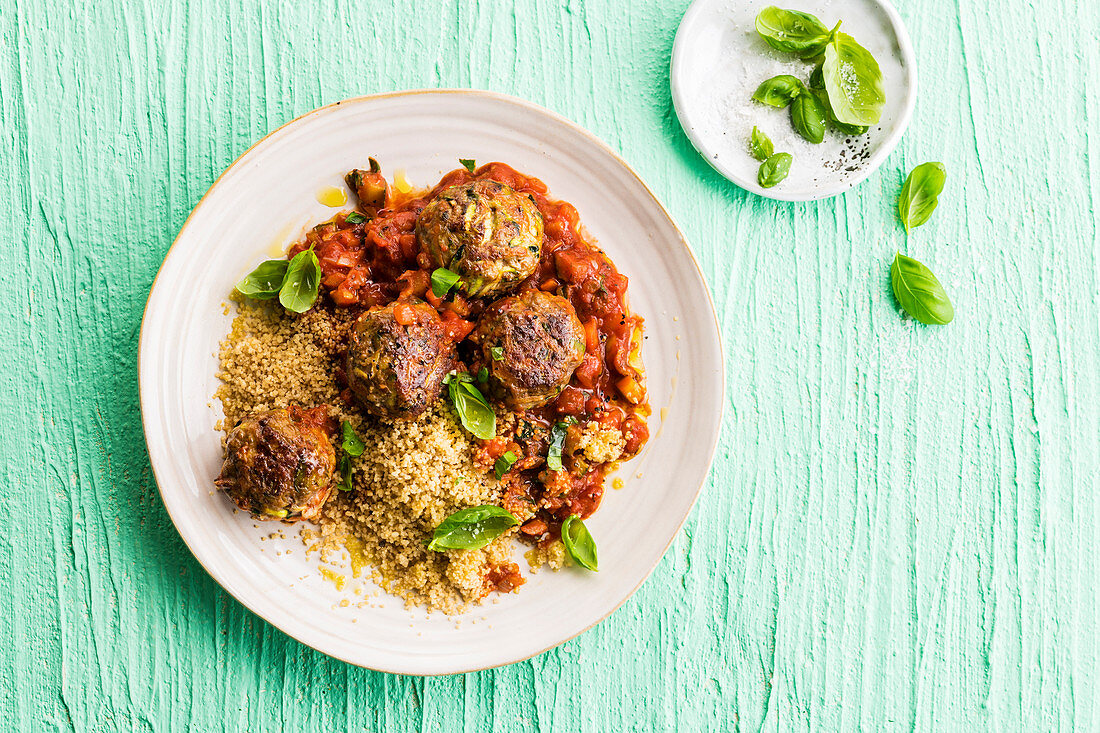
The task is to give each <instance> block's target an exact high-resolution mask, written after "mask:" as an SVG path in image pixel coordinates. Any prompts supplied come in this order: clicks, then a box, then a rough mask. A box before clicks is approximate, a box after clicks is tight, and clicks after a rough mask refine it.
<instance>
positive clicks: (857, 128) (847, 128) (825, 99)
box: [810, 87, 868, 135]
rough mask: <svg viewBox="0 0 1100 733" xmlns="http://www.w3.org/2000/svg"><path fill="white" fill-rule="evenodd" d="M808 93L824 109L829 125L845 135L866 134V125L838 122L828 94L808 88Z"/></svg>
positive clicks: (822, 90) (821, 90)
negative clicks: (811, 94) (815, 98)
mask: <svg viewBox="0 0 1100 733" xmlns="http://www.w3.org/2000/svg"><path fill="white" fill-rule="evenodd" d="M810 91H811V92H812V93H813V95H814V96H815V97H817V101H818V102H820V103H821V106H822V107H823V108H824V109H825V119H827V120H828V121H829V124H830V125H832V126H833V127H835V128H836V129H837V130H839V131H840V132H842V133H844V134H845V135H863V134H864V133H866V132H867V130H868V127H867V125H849V124H846V123H844V122H840V121H838V120H837V118H836V115H834V114H833V108H832V106H831V105H830V104H829V93H828V92H826V91H825V90H824V89H815V88H813V87H810Z"/></svg>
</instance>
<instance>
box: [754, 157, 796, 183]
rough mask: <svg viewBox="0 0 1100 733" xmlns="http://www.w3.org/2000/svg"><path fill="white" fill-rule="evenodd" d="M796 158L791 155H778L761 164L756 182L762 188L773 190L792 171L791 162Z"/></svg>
mask: <svg viewBox="0 0 1100 733" xmlns="http://www.w3.org/2000/svg"><path fill="white" fill-rule="evenodd" d="M792 160H794V158H793V157H792V156H791V154H790V153H776V154H775V155H773V156H771V157H769V158H768V159H767V160H765V161H764V162H763V163H761V164H760V170H759V171H757V173H756V182H757V183H759V184H760V186H761V188H771V187H772V186H774V185H776V184H777V183H779V182H780V181H782V180H783V179H784V178H786V177H787V174H788V173H790V171H791V161H792Z"/></svg>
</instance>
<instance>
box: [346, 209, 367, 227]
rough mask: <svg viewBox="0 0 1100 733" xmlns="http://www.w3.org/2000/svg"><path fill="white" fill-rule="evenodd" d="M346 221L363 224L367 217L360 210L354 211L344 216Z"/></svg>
mask: <svg viewBox="0 0 1100 733" xmlns="http://www.w3.org/2000/svg"><path fill="white" fill-rule="evenodd" d="M344 221H346V222H347V223H348V224H362V223H363V222H365V221H367V217H365V216H363V215H362V214H360V213H359V212H358V211H353V212H351V213H350V214H348V215H347V216H345V217H344Z"/></svg>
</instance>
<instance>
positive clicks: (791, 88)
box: [752, 74, 806, 109]
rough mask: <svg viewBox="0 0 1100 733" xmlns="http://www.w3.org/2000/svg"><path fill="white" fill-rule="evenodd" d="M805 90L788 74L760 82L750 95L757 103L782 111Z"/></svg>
mask: <svg viewBox="0 0 1100 733" xmlns="http://www.w3.org/2000/svg"><path fill="white" fill-rule="evenodd" d="M805 88H806V87H805V86H804V85H803V84H802V82H801V81H799V80H798V78H797V77H794V76H791V75H790V74H780V75H779V76H773V77H772V78H771V79H767V80H766V81H764V82H762V83H761V84H760V86H758V87H757V88H756V91H755V92H753V93H752V98H753V99H755V100H756V101H757V102H763V103H764V104H767V105H771V106H772V107H779V108H780V109H782V108H783V107H786V106H787V105H788V104H790V103H791V100H793V99H794V98H795V97H797V96H798V95H799V94H801V93H802V90H804V89H805Z"/></svg>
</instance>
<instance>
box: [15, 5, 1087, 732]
mask: <svg viewBox="0 0 1100 733" xmlns="http://www.w3.org/2000/svg"><path fill="white" fill-rule="evenodd" d="M686 4H687V3H686V2H685V0H671V1H664V2H661V1H659V0H638V1H637V2H633V3H630V4H621V3H616V2H612V0H589V1H587V2H586V1H584V0H570V1H569V2H568V3H555V2H534V1H533V0H516V2H514V3H513V2H509V1H507V0H481V1H480V2H477V3H466V2H461V1H460V0H448V1H446V2H443V1H439V2H434V1H432V0H416V1H415V2H412V1H410V2H396V3H393V4H390V3H355V4H351V3H346V2H342V1H341V2H335V1H333V0H320V1H319V2H290V1H289V0H282V1H275V0H272V1H270V2H263V3H257V2H237V3H232V2H215V1H212V0H194V1H193V2H189V3H188V2H183V1H182V0H180V1H178V2H171V3H168V2H152V1H151V0H145V1H144V2H143V1H142V0H102V1H100V2H91V0H76V2H74V3H72V4H62V5H57V4H49V3H45V2H42V1H41V0H34V1H30V2H29V1H28V0H0V39H2V41H3V51H2V52H0V123H2V124H0V194H2V198H0V200H3V201H4V204H3V205H0V223H2V224H3V225H4V228H5V231H7V232H9V236H8V237H7V240H6V242H5V246H3V247H0V262H2V264H3V267H2V268H0V283H2V286H3V293H4V296H5V297H4V304H5V318H4V319H3V320H2V321H0V354H2V356H3V362H2V363H3V365H4V369H3V373H2V375H0V382H2V385H3V389H2V391H0V394H2V395H3V396H2V397H0V399H2V400H3V412H2V420H3V422H2V426H3V429H4V433H5V437H6V440H4V442H3V453H4V454H3V461H2V468H0V470H2V478H3V485H4V487H5V489H6V492H7V495H8V496H9V507H11V508H12V509H13V511H11V512H9V515H10V519H9V522H7V523H5V525H4V527H3V529H2V530H0V548H2V553H0V586H2V589H3V592H2V595H0V603H2V604H3V605H2V606H0V610H2V613H0V636H2V637H3V638H4V639H8V640H14V643H10V642H9V644H8V645H5V649H4V651H3V653H2V655H0V674H2V679H0V682H2V684H0V719H2V720H4V721H6V723H7V724H8V725H10V726H11V727H13V728H16V729H22V730H55V729H56V730H183V729H192V730H201V731H207V730H231V731H235V730H246V729H247V730H310V729H312V730H321V729H325V730H338V729H340V730H342V729H354V730H423V731H441V730H464V731H480V730H499V731H512V730H538V731H551V730H553V731H558V730H586V731H603V730H639V731H651V730H673V729H681V730H732V729H747V730H754V729H764V730H792V729H793V730H801V729H818V730H859V729H865V730H880V729H881V730H903V729H914V728H915V729H922V730H931V729H938V730H963V729H981V730H986V729H992V730H1013V729H1026V730H1071V729H1078V730H1098V729H1100V702H1098V701H1097V695H1096V689H1097V688H1098V687H1100V670H1098V669H1097V664H1098V659H1100V654H1098V646H1100V640H1098V639H1100V601H1098V594H1097V578H1098V577H1100V505H1098V503H1100V500H1098V498H1097V489H1098V487H1100V479H1098V478H1097V477H1098V476H1100V239H1098V237H1100V235H1098V227H1100V216H1098V213H1097V212H1098V209H1097V201H1098V199H1100V111H1098V110H1100V107H1098V106H1097V104H1096V100H1097V99H1098V98H1100V56H1098V54H1097V52H1096V48H1097V36H1098V34H1100V6H1098V5H1097V4H1096V3H1094V2H1082V1H1079V0H1043V1H1042V2H1038V0H1030V1H1029V0H1008V2H1005V3H999V4H996V6H995V9H994V6H993V5H990V4H989V3H987V2H984V0H955V1H954V2H952V0H903V1H902V2H899V6H900V8H899V9H900V10H901V13H902V15H903V16H904V18H905V20H906V22H907V23H908V25H909V29H910V32H911V34H912V36H913V38H914V40H915V43H916V47H917V57H918V61H919V69H920V77H921V89H920V97H919V102H918V106H917V110H916V114H915V117H914V119H913V124H912V126H911V128H910V130H909V132H908V134H907V135H906V136H905V138H904V140H903V141H902V144H901V147H900V148H899V150H898V151H897V152H895V153H894V154H893V155H892V156H891V158H890V159H889V160H888V161H887V163H886V164H885V165H884V167H883V168H882V170H881V171H880V172H879V173H877V174H876V175H874V176H872V177H871V178H870V179H869V180H868V181H867V182H866V183H864V184H863V185H861V186H859V187H858V188H857V189H855V190H854V191H851V192H849V193H847V194H845V195H844V196H842V197H840V198H837V199H834V200H831V201H825V202H817V203H805V204H781V203H775V202H770V201H766V200H763V199H759V198H756V197H754V196H751V195H748V194H746V193H744V192H742V191H740V190H739V189H737V188H735V187H734V186H733V185H731V184H729V183H727V182H726V181H725V180H724V179H722V178H721V177H719V176H718V175H717V174H716V173H714V172H713V171H711V170H710V169H709V168H708V167H707V165H706V164H705V162H704V161H703V160H702V159H700V158H699V157H698V156H697V155H696V154H695V153H694V151H693V150H692V148H691V146H690V144H689V143H688V142H687V140H686V138H685V137H684V135H683V132H682V131H681V129H680V127H679V125H678V123H677V121H676V118H675V115H674V113H673V110H672V106H671V101H670V97H669V90H668V84H667V69H668V63H669V54H670V50H671V45H672V39H673V34H674V32H675V28H676V25H677V23H678V21H679V18H680V16H681V15H682V14H683V11H684V10H685V8H686ZM1067 35H1068V40H1067ZM434 86H449V87H477V88H487V89H492V90H496V91H502V92H507V93H510V94H515V95H518V96H521V97H525V98H528V99H531V100H532V101H535V102H537V103H540V104H542V105H545V106H547V107H549V108H551V109H553V110H555V111H558V112H560V113H562V114H564V115H566V116H567V117H570V118H571V119H574V120H576V121H577V122H578V123H580V124H581V125H583V126H585V127H586V128H588V129H590V130H592V131H593V132H594V133H595V134H597V135H599V136H600V137H602V138H603V139H604V140H606V141H607V142H608V143H609V144H610V145H611V146H612V147H613V148H615V149H616V150H618V151H620V152H621V153H622V155H623V156H624V157H625V158H626V159H627V160H628V161H629V162H630V163H631V164H632V165H633V166H634V167H635V168H636V169H637V170H638V171H639V173H640V174H641V175H642V177H643V178H645V179H646V180H647V181H648V182H649V183H650V184H651V186H652V187H653V188H654V190H655V191H656V192H657V194H658V196H659V197H660V198H661V199H662V200H663V201H664V202H665V203H666V205H667V206H668V208H669V209H670V211H671V212H672V214H673V215H674V216H675V217H676V218H677V219H678V221H679V222H680V223H681V225H682V227H683V228H684V230H685V232H686V234H687V235H688V238H689V240H690V241H691V242H692V243H693V245H694V247H695V251H696V252H697V254H698V256H699V259H700V262H701V265H702V267H703V269H704V272H705V275H706V277H707V279H708V281H709V282H710V284H711V286H712V288H713V293H714V298H715V305H716V307H717V310H718V313H719V315H720V319H721V326H722V335H723V338H724V343H725V345H726V349H727V355H728V362H727V367H728V382H729V388H728V395H727V398H726V422H725V429H724V432H723V435H722V438H721V442H720V445H719V450H718V456H717V460H716V462H715V466H714V469H713V472H712V475H711V478H710V481H709V484H708V486H707V487H706V489H705V490H704V492H703V494H702V497H701V499H700V501H699V504H698V506H697V508H696V510H695V512H694V513H693V515H692V517H691V519H690V520H689V522H688V523H687V525H686V527H685V529H684V531H683V532H682V533H681V535H680V536H679V537H678V538H677V540H676V541H675V543H674V544H673V546H672V548H671V549H670V550H669V552H668V554H667V555H666V557H665V558H664V560H663V561H662V563H661V564H660V566H659V567H658V569H657V571H656V572H655V573H654V575H653V577H652V578H651V579H650V580H649V581H648V582H647V583H646V584H645V586H644V587H643V588H642V589H641V591H640V592H639V593H638V594H637V595H636V596H635V597H634V598H633V599H632V600H630V601H629V602H628V603H627V604H626V605H625V606H624V607H623V608H622V609H620V610H619V611H618V612H617V613H615V614H614V615H613V616H612V617H611V618H610V619H608V620H607V621H606V622H604V623H603V624H601V625H600V626H598V627H597V628H596V629H595V630H593V631H591V632H589V633H586V634H584V635H582V636H581V637H579V638H578V639H576V640H574V641H571V642H569V643H567V644H565V645H564V646H562V647H560V648H558V649H556V650H553V651H551V652H548V653H546V654H543V655H541V656H539V657H536V658H535V659H532V660H530V661H527V662H523V663H520V664H516V665H513V666H510V667H507V668H502V669H498V670H492V671H487V672H482V673H478V674H471V675H465V676H454V677H447V678H436V679H422V678H402V677H395V676H390V675H384V674H379V673H374V672H369V671H366V670H362V669H358V668H354V667H350V666H348V665H346V664H343V663H341V662H337V661H334V660H332V659H330V658H328V657H325V656H323V655H321V654H319V653H317V652H314V651H312V650H311V649H308V648H306V647H303V646H301V645H300V644H298V643H297V642H295V641H293V640H291V639H288V638H287V637H286V636H284V635H283V634H282V633H281V632H279V631H277V630H275V629H273V628H272V627H270V626H268V625H267V624H266V623H265V622H263V621H261V620H260V619H258V618H257V617H255V616H254V615H252V614H251V613H250V612H248V611H246V610H245V609H244V608H242V607H241V606H240V605H239V604H237V603H236V602H235V601H234V600H232V599H231V598H230V597H228V596H227V595H226V594H225V593H224V592H222V591H221V590H220V589H219V588H218V587H217V586H216V585H215V584H214V582H213V581H212V580H211V579H210V578H209V577H208V576H207V575H206V574H205V573H204V572H203V570H202V569H201V568H200V567H199V566H198V565H197V564H196V563H195V561H194V560H193V559H192V557H191V555H190V554H189V553H188V551H187V550H186V548H185V547H184V545H183V543H182V542H181V541H180V539H179V537H178V535H177V534H176V532H175V530H174V528H173V527H172V525H171V522H170V521H169V519H168V517H167V515H166V513H165V511H164V509H163V507H162V505H161V503H160V500H159V496H158V494H157V490H156V486H155V484H154V481H153V478H152V474H151V472H150V469H149V465H148V459H147V456H146V453H145V447H144V441H143V438H142V433H141V422H140V415H139V409H138V395H137V383H136V357H137V337H138V330H139V325H140V319H141V314H142V309H143V307H144V303H145V298H146V295H147V293H148V291H149V288H150V286H151V284H152V280H153V277H154V275H155V273H156V271H157V268H158V266H159V264H160V262H161V261H162V259H163V257H164V254H165V252H166V251H167V249H168V246H169V244H170V243H171V241H172V239H173V238H174V236H175V233H176V232H177V231H178V229H179V227H180V226H181V225H182V223H183V221H184V219H185V218H186V217H187V215H188V213H189V212H190V210H191V208H192V207H193V206H194V205H195V203H196V202H197V201H198V200H199V198H200V197H201V195H202V194H203V192H204V191H205V190H206V188H207V187H208V186H209V185H210V183H211V182H212V181H213V180H214V178H215V177H216V176H217V175H218V173H219V172H220V171H222V170H223V169H224V168H225V167H226V166H227V165H228V164H229V163H230V162H231V161H232V160H233V159H234V158H235V157H236V156H237V155H239V154H240V153H241V152H243V151H244V150H245V149H246V148H247V147H248V146H249V145H250V144H251V143H252V142H253V141H255V140H256V139H258V138H259V137H261V136H262V135H263V134H265V133H266V132H268V131H269V130H271V129H273V128H275V127H276V126H278V125H280V124H282V123H284V122H286V121H288V120H290V119H292V118H293V117H295V116H297V115H299V114H301V113H304V112H307V111H309V110H310V109H313V108H315V107H317V106H319V105H321V104H325V103H328V102H332V101H335V100H339V99H342V98H345V97H348V96H354V95H359V94H365V93H371V92H377V91H388V90H394V89H401V88H412V87H434ZM925 160H942V161H944V163H945V164H946V166H947V169H948V173H949V177H948V184H947V189H946V190H945V192H944V195H943V197H942V198H941V202H942V203H941V206H940V208H939V210H938V211H937V212H936V214H935V216H934V217H933V219H932V221H931V222H930V223H929V224H928V225H926V226H924V227H922V228H921V229H919V230H916V232H915V233H914V235H913V236H912V237H911V238H910V240H909V242H908V243H906V242H904V241H903V235H902V233H901V228H900V226H899V225H898V224H897V223H896V221H895V218H894V217H895V215H894V208H893V202H894V200H895V197H896V194H897V191H898V188H899V187H900V185H901V182H902V180H903V179H904V175H905V172H906V171H907V170H908V169H909V168H911V167H912V166H913V165H916V164H917V163H920V162H923V161H925ZM273 185H277V182H274V184H273ZM899 247H903V248H906V249H907V251H908V253H909V254H910V255H912V256H915V257H917V258H918V259H921V260H922V261H924V262H926V263H928V264H929V265H930V266H931V267H932V269H933V270H934V271H935V272H936V273H937V274H938V275H939V276H940V278H941V280H942V281H943V282H944V284H945V285H946V287H947V288H948V290H949V292H950V293H951V295H952V298H953V300H954V303H955V306H956V310H957V313H958V315H957V318H956V320H955V322H954V323H952V324H951V325H950V326H948V327H946V328H938V329H936V328H927V327H921V326H919V325H918V324H915V323H914V322H913V321H911V320H908V319H902V318H900V317H899V314H898V312H897V310H896V307H895V304H894V302H893V299H892V296H891V294H890V290H889V280H888V266H889V262H890V259H891V258H892V256H893V253H894V251H895V249H897V248H899ZM685 439H690V436H685ZM13 500H14V501H13Z"/></svg>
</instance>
